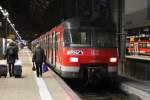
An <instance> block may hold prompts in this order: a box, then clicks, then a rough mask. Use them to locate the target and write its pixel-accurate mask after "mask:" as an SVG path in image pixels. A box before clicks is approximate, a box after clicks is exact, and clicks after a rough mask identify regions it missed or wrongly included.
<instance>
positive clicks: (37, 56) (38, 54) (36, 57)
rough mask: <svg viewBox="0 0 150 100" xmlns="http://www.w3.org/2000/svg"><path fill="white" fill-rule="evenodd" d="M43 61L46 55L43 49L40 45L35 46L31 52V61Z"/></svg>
mask: <svg viewBox="0 0 150 100" xmlns="http://www.w3.org/2000/svg"><path fill="white" fill-rule="evenodd" d="M45 61H46V56H45V54H44V50H43V49H42V48H41V47H39V48H36V49H35V51H34V53H33V57H32V62H35V63H43V62H45Z"/></svg>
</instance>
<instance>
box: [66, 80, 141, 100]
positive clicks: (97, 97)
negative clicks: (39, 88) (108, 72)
mask: <svg viewBox="0 0 150 100" xmlns="http://www.w3.org/2000/svg"><path fill="white" fill-rule="evenodd" d="M66 82H67V84H68V85H69V86H70V87H71V88H72V89H73V90H74V91H75V92H76V93H77V94H78V95H79V96H80V97H81V98H82V100H141V99H140V98H139V97H138V96H135V95H132V94H128V93H125V92H124V91H122V90H120V89H119V88H114V87H113V86H111V85H110V84H106V83H99V84H90V85H87V86H84V85H81V84H82V83H81V82H79V81H77V80H76V81H66Z"/></svg>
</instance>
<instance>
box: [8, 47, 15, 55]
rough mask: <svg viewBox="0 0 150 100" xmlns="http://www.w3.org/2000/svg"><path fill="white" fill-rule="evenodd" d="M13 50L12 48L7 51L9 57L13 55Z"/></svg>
mask: <svg viewBox="0 0 150 100" xmlns="http://www.w3.org/2000/svg"><path fill="white" fill-rule="evenodd" d="M14 53H15V52H14V49H13V48H10V49H9V50H8V55H10V56H13V55H14Z"/></svg>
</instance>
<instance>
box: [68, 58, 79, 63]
mask: <svg viewBox="0 0 150 100" xmlns="http://www.w3.org/2000/svg"><path fill="white" fill-rule="evenodd" d="M78 61H79V59H78V58H76V57H71V58H70V62H78Z"/></svg>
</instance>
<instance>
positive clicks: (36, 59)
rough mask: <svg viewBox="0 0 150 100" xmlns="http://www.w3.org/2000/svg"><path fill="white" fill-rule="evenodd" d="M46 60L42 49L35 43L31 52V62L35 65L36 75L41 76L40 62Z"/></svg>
mask: <svg viewBox="0 0 150 100" xmlns="http://www.w3.org/2000/svg"><path fill="white" fill-rule="evenodd" d="M45 61H46V56H45V54H44V50H43V49H42V48H41V46H40V45H39V44H37V45H36V48H35V50H34V52H33V57H32V62H33V63H35V65H36V74H37V77H39V76H41V77H42V64H43V62H45Z"/></svg>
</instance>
